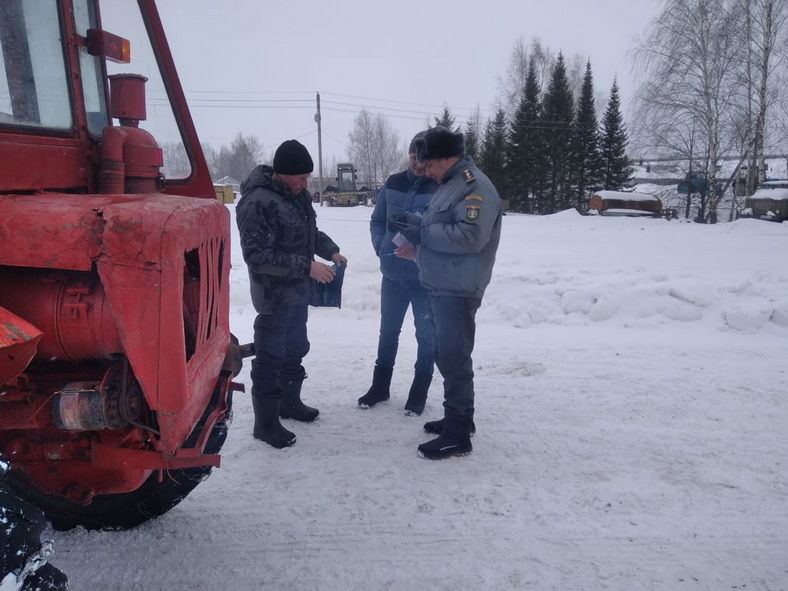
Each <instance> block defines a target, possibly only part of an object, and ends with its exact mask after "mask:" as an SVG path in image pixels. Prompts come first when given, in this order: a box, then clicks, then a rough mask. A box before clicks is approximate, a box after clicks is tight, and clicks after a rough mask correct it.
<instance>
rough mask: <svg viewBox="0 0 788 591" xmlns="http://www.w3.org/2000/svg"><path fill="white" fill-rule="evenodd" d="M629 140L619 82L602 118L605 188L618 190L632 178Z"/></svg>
mask: <svg viewBox="0 0 788 591" xmlns="http://www.w3.org/2000/svg"><path fill="white" fill-rule="evenodd" d="M628 143H629V140H628V139H627V130H626V127H625V125H624V120H623V118H622V117H621V102H620V100H619V98H618V83H617V82H616V81H615V80H614V81H613V87H612V88H611V89H610V101H609V102H608V103H607V109H606V110H605V114H604V116H603V118H602V163H603V167H604V168H603V172H604V179H603V183H604V188H605V189H609V190H613V191H618V190H620V189H621V188H623V187H624V186H625V185H627V184H628V183H629V182H631V180H632V167H631V166H630V165H629V159H627V156H626V149H627V144H628Z"/></svg>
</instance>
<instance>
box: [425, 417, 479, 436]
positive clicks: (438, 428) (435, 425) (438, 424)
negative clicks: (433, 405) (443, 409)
mask: <svg viewBox="0 0 788 591" xmlns="http://www.w3.org/2000/svg"><path fill="white" fill-rule="evenodd" d="M424 430H425V431H426V432H427V433H432V434H434V435H440V434H441V433H443V419H438V420H437V421H427V422H426V423H424ZM475 433H476V423H474V422H473V421H471V432H470V436H471V437H473V436H474V434H475Z"/></svg>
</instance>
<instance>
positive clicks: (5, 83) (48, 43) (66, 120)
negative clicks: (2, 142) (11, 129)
mask: <svg viewBox="0 0 788 591" xmlns="http://www.w3.org/2000/svg"><path fill="white" fill-rule="evenodd" d="M0 56H2V59H0V125H18V126H25V127H47V128H54V129H69V128H71V126H72V121H71V103H70V100H69V92H68V83H67V80H66V64H65V58H64V55H63V43H62V34H61V30H60V19H59V18H58V11H57V4H56V3H55V2H52V1H51V0H24V2H23V1H22V0H3V1H2V2H0Z"/></svg>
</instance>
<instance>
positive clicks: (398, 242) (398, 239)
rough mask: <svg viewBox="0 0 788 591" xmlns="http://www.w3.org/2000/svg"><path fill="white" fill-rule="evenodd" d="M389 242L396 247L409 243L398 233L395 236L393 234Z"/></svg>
mask: <svg viewBox="0 0 788 591" xmlns="http://www.w3.org/2000/svg"><path fill="white" fill-rule="evenodd" d="M391 241H392V242H393V243H394V244H395V245H396V246H397V247H400V246H403V245H405V244H410V241H409V240H408V239H407V238H405V237H404V236H403V235H402V234H400V233H399V232H397V233H396V234H394V237H393V238H392V239H391Z"/></svg>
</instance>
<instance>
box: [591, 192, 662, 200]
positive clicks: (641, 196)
mask: <svg viewBox="0 0 788 591" xmlns="http://www.w3.org/2000/svg"><path fill="white" fill-rule="evenodd" d="M594 195H598V196H599V197H600V198H601V199H618V200H620V201H659V199H657V198H656V197H654V195H649V194H648V193H637V192H635V191H633V192H631V193H630V192H627V191H597V192H596V193H594Z"/></svg>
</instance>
